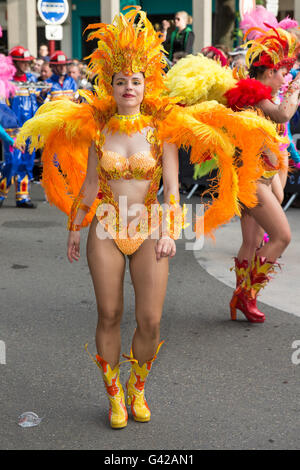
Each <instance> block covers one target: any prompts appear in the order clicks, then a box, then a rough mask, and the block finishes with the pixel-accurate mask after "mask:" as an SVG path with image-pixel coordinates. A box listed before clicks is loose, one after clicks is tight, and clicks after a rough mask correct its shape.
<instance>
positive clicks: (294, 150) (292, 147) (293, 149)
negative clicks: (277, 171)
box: [287, 69, 300, 165]
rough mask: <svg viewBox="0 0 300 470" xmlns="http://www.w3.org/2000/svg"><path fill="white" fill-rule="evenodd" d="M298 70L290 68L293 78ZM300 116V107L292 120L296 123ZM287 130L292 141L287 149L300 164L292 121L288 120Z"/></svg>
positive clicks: (296, 162)
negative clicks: (292, 130)
mask: <svg viewBox="0 0 300 470" xmlns="http://www.w3.org/2000/svg"><path fill="white" fill-rule="evenodd" d="M298 72H299V69H291V70H290V74H291V75H292V77H293V79H294V78H295V77H296V75H297V73H298ZM299 118H300V112H299V108H298V109H297V111H296V113H295V114H294V116H293V117H292V119H291V121H293V122H294V123H295V124H296V123H297V122H298V121H299ZM287 130H288V138H289V141H290V145H289V147H288V149H287V150H288V152H289V154H290V157H291V159H292V160H293V161H294V163H295V164H296V165H297V164H300V155H299V152H298V150H297V148H296V146H295V144H294V141H293V136H292V133H291V124H290V122H288V125H287Z"/></svg>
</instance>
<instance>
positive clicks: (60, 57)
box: [49, 51, 71, 65]
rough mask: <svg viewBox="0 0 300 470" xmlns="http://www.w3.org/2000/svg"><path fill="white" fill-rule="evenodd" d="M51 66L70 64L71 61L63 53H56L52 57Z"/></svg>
mask: <svg viewBox="0 0 300 470" xmlns="http://www.w3.org/2000/svg"><path fill="white" fill-rule="evenodd" d="M49 63H50V65H65V64H70V63H71V60H68V59H67V56H66V54H65V53H64V52H63V51H55V52H54V54H52V56H51V57H50V61H49Z"/></svg>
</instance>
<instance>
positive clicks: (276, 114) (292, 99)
mask: <svg viewBox="0 0 300 470" xmlns="http://www.w3.org/2000/svg"><path fill="white" fill-rule="evenodd" d="M297 77H299V74H298V75H297ZM299 93H300V77H299V78H296V79H295V80H293V81H292V82H291V83H290V84H289V87H288V89H287V91H286V94H285V95H284V97H283V100H282V102H281V103H280V104H279V105H276V104H274V103H272V102H271V101H269V100H262V101H260V103H258V107H259V108H261V109H262V110H263V112H264V113H265V115H266V116H268V117H270V118H271V119H272V121H274V122H278V123H284V122H288V121H289V120H290V119H291V118H292V117H293V116H294V114H295V112H296V111H297V108H298V106H299V99H300V98H299Z"/></svg>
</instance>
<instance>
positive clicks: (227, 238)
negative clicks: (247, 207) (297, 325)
mask: <svg viewBox="0 0 300 470" xmlns="http://www.w3.org/2000/svg"><path fill="white" fill-rule="evenodd" d="M286 215H287V218H288V221H289V224H290V227H291V232H292V241H291V243H290V245H289V246H288V248H287V249H286V251H285V252H284V253H283V255H282V258H281V259H280V260H279V263H280V264H281V268H282V269H281V271H280V270H279V271H278V273H277V274H276V275H274V279H273V280H272V282H270V283H269V284H268V286H267V287H266V288H265V289H264V290H263V291H262V292H261V294H260V295H259V300H260V301H261V302H264V303H265V304H267V305H271V306H272V307H275V308H277V309H279V310H283V311H284V312H288V313H292V314H294V315H297V316H298V317H300V209H298V208H289V209H288V211H287V213H286ZM240 245H241V229H240V222H239V218H238V217H236V218H235V219H233V220H232V221H231V222H230V223H229V224H227V225H225V226H224V227H222V228H221V229H219V230H217V232H216V242H213V241H211V240H209V239H206V240H205V244H204V247H203V249H202V250H201V251H195V252H194V253H195V258H196V260H197V261H198V263H199V264H200V266H202V267H203V268H204V269H205V270H206V271H207V272H208V273H209V274H210V275H212V276H214V277H215V278H216V279H218V280H219V281H221V282H223V283H224V284H226V285H227V286H230V287H232V288H234V287H235V274H234V272H232V271H230V267H232V266H233V265H234V261H233V257H234V256H236V254H237V251H238V249H239V247H240Z"/></svg>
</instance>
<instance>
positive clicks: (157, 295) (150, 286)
mask: <svg viewBox="0 0 300 470" xmlns="http://www.w3.org/2000/svg"><path fill="white" fill-rule="evenodd" d="M155 243H156V240H151V239H147V240H145V241H144V243H143V244H142V245H141V247H140V248H139V249H138V250H137V251H136V252H135V253H134V254H133V255H132V256H131V257H130V273H131V279H132V282H133V286H134V291H135V315H136V321H137V328H136V331H135V334H134V337H133V341H132V350H133V355H134V357H135V358H136V359H137V360H138V361H139V364H140V365H143V364H144V363H145V362H146V361H149V360H150V359H152V358H153V356H154V355H155V352H156V349H157V346H158V343H159V335H160V320H161V316H162V311H163V304H164V299H165V295H166V290H167V283H168V273H169V260H168V258H162V259H160V260H159V261H157V260H156V255H155Z"/></svg>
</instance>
